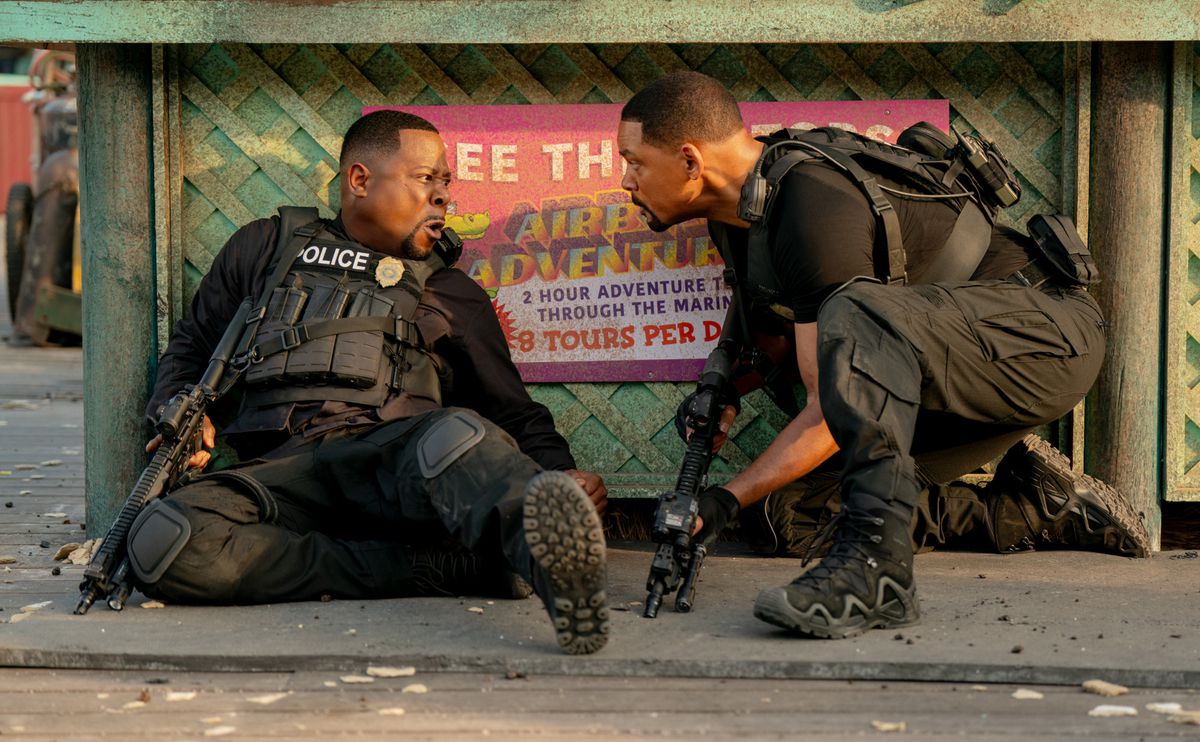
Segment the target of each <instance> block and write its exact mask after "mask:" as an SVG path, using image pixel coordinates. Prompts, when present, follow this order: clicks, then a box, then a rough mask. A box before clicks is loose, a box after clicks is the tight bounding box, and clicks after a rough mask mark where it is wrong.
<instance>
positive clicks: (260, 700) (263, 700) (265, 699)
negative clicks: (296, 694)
mask: <svg viewBox="0 0 1200 742" xmlns="http://www.w3.org/2000/svg"><path fill="white" fill-rule="evenodd" d="M290 695H292V694H291V693H267V694H265V695H261V696H254V697H253V698H247V699H246V700H247V701H249V702H250V703H257V704H259V705H261V706H268V705H270V704H272V703H275V702H276V701H279V700H282V699H284V698H287V697H288V696H290Z"/></svg>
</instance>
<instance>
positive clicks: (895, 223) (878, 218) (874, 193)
mask: <svg viewBox="0 0 1200 742" xmlns="http://www.w3.org/2000/svg"><path fill="white" fill-rule="evenodd" d="M801 146H808V147H812V148H813V149H815V150H817V152H818V153H820V155H821V156H823V157H824V158H825V159H827V160H829V161H830V162H832V163H833V164H834V165H837V166H838V167H840V168H841V169H843V170H845V171H846V172H847V173H849V175H850V179H851V180H852V181H854V183H855V185H857V186H858V187H859V190H861V191H862V192H863V194H864V195H865V196H866V197H867V203H868V204H870V206H871V213H873V214H874V215H875V225H876V234H877V236H876V238H875V243H876V246H877V248H880V247H881V248H882V249H883V252H884V253H885V255H886V260H887V273H886V274H883V272H882V271H880V270H878V269H876V271H875V273H876V274H877V275H876V278H878V279H879V280H880V281H882V282H883V283H901V284H902V283H904V282H905V281H907V280H908V276H907V273H906V268H905V263H906V259H905V256H904V240H903V239H902V237H901V232H900V219H899V217H897V216H896V210H895V209H894V208H892V202H891V201H889V200H888V199H887V196H885V195H883V189H881V188H880V187H879V182H878V181H876V180H875V176H874V175H871V174H870V173H868V172H867V171H866V170H864V169H863V168H862V166H861V165H859V164H858V163H857V162H855V161H854V158H853V157H851V156H850V155H848V154H846V153H845V152H843V151H841V150H840V149H838V148H836V147H825V146H822V145H821V144H819V143H816V142H803V143H801ZM787 157H788V155H785V156H784V157H781V158H780V160H781V161H783V160H786V159H787ZM776 164H778V163H776ZM795 164H796V163H793V164H791V165H788V169H791V168H792V167H794V166H795ZM774 170H775V166H774V165H773V166H772V167H771V171H774ZM771 171H769V172H768V175H767V179H768V181H770V180H771V176H772V175H773V172H771ZM778 177H779V178H782V177H783V173H780V175H779V176H778ZM776 182H778V181H776ZM879 235H882V237H883V239H882V240H881V239H879ZM876 252H877V253H878V252H879V250H878V249H877V250H876ZM877 264H878V262H877Z"/></svg>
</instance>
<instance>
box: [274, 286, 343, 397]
mask: <svg viewBox="0 0 1200 742" xmlns="http://www.w3.org/2000/svg"><path fill="white" fill-rule="evenodd" d="M349 298H350V292H349V290H348V289H347V288H346V283H345V281H340V282H338V284H337V285H335V286H328V285H317V286H315V287H314V288H313V293H312V296H310V297H309V300H308V304H307V306H306V307H305V311H304V315H303V316H302V317H301V321H303V322H309V321H319V320H327V319H339V318H340V317H341V316H342V314H343V313H344V312H345V311H346V304H347V303H348V302H349ZM335 340H336V338H334V337H333V336H330V337H323V338H316V339H314V340H310V341H308V342H307V343H304V344H303V345H301V346H300V347H298V348H296V349H295V350H294V351H292V352H291V355H290V356H289V357H288V359H287V369H286V371H285V376H286V377H287V378H289V379H295V380H296V381H303V382H314V381H315V382H322V381H328V380H329V379H330V377H331V366H332V364H333V350H334V341H335Z"/></svg>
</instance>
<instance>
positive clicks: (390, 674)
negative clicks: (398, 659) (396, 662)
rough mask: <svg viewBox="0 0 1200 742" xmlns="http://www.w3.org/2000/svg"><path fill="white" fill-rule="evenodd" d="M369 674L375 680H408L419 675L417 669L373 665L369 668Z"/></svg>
mask: <svg viewBox="0 0 1200 742" xmlns="http://www.w3.org/2000/svg"><path fill="white" fill-rule="evenodd" d="M367 674H368V675H370V676H371V677H373V678H408V677H412V676H413V675H416V674H417V668H415V667H386V666H384V665H371V666H370V667H368V668H367Z"/></svg>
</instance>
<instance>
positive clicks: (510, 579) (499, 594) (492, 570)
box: [409, 547, 533, 600]
mask: <svg viewBox="0 0 1200 742" xmlns="http://www.w3.org/2000/svg"><path fill="white" fill-rule="evenodd" d="M409 559H410V560H411V562H412V575H413V577H412V579H413V587H414V589H415V595H420V596H449V597H453V596H456V595H481V596H484V597H488V598H506V599H510V600H523V599H525V598H528V597H529V596H530V595H533V588H532V587H530V585H529V583H528V582H526V581H525V580H524V579H523V578H522V577H521V576H520V575H518V574H516V573H515V572H512V571H510V570H509V569H508V567H507V565H505V564H503V562H502V561H501V560H499V559H497V560H496V561H495V562H492V563H488V562H487V561H486V560H484V559H483V558H481V557H479V556H478V555H476V554H474V553H472V552H470V551H467V550H466V549H462V548H453V547H447V548H419V549H416V550H414V551H413V552H412V553H411V554H410V555H409Z"/></svg>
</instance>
